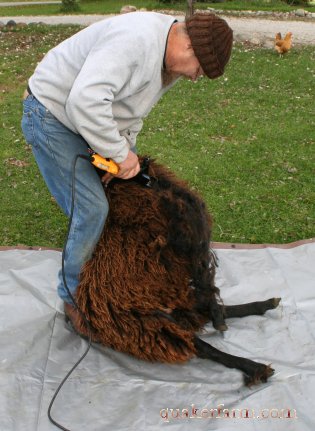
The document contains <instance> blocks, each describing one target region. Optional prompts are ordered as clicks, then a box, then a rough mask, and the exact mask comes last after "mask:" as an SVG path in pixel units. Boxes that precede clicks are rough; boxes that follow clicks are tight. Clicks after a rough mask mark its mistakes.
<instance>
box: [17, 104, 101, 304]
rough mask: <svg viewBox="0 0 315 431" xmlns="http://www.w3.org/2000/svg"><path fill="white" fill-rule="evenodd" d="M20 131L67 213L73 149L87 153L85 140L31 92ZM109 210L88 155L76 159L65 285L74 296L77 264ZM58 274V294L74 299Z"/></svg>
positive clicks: (90, 250)
mask: <svg viewBox="0 0 315 431" xmlns="http://www.w3.org/2000/svg"><path fill="white" fill-rule="evenodd" d="M22 130H23V133H24V137H25V139H26V142H27V143H28V144H29V145H31V147H32V151H33V154H34V157H35V159H36V162H37V165H38V167H39V169H40V172H41V174H42V176H43V177H44V180H45V182H46V184H47V186H48V189H49V191H50V193H51V194H52V195H53V196H54V198H55V199H56V201H57V203H58V205H59V206H60V207H61V209H62V210H63V212H64V213H65V214H66V216H68V217H69V215H70V210H71V186H72V166H73V160H74V158H75V156H76V155H77V154H84V155H88V147H87V143H86V141H85V140H84V139H83V138H82V137H81V136H80V135H76V134H75V133H73V132H72V131H71V130H69V129H68V128H66V127H65V126H64V125H63V124H62V123H60V121H58V120H57V119H56V118H55V117H54V116H53V115H52V114H51V113H50V112H49V111H48V110H47V109H46V108H45V107H44V106H43V105H42V104H41V103H40V102H39V101H38V100H37V99H36V98H35V97H34V96H33V95H29V96H28V97H27V98H26V99H25V100H24V102H23V118H22ZM107 214H108V202H107V199H106V196H105V192H104V189H103V186H102V183H101V180H100V178H99V176H98V174H97V172H96V170H95V168H94V167H93V165H92V164H91V163H89V162H88V161H87V160H84V159H78V161H77V164H76V170H75V204H74V213H73V219H72V224H71V229H70V232H69V237H68V241H67V244H66V246H65V262H64V265H65V274H66V281H67V286H68V288H69V290H70V292H71V293H72V294H73V295H75V291H76V288H77V286H78V283H79V275H80V271H81V268H82V266H83V264H84V263H85V262H86V261H87V260H88V259H89V258H90V257H91V255H92V253H93V250H94V248H95V246H96V244H97V242H98V239H99V237H100V235H101V233H102V230H103V227H104V224H105V221H106V217H107ZM58 278H59V284H58V294H59V296H60V297H61V298H62V300H64V301H66V302H69V303H72V301H71V298H70V296H69V294H68V293H67V290H66V288H65V286H64V283H63V278H62V273H61V270H60V271H59V275H58Z"/></svg>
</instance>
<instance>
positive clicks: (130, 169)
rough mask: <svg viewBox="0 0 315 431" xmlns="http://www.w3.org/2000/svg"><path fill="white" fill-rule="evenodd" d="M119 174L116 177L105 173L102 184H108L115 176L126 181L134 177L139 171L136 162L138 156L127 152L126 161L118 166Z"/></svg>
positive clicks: (137, 162)
mask: <svg viewBox="0 0 315 431" xmlns="http://www.w3.org/2000/svg"><path fill="white" fill-rule="evenodd" d="M118 166H119V172H118V174H117V175H112V174H110V173H109V172H106V174H105V175H103V177H102V182H103V183H105V184H108V183H109V182H110V180H111V179H112V178H113V177H114V176H115V177H117V178H122V179H123V180H128V179H129V178H132V177H134V176H135V175H137V173H138V172H139V171H140V164H139V160H138V156H137V155H136V154H135V153H133V152H132V151H129V153H128V156H127V158H126V160H124V161H123V162H121V163H119V164H118Z"/></svg>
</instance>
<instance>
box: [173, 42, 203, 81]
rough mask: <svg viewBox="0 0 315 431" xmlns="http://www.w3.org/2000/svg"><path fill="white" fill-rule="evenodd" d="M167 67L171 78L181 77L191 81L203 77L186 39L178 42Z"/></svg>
mask: <svg viewBox="0 0 315 431" xmlns="http://www.w3.org/2000/svg"><path fill="white" fill-rule="evenodd" d="M167 66H168V67H167V69H168V71H169V72H170V73H171V74H172V75H173V76H176V77H179V76H183V77H185V78H187V79H190V80H191V81H196V80H197V79H198V78H199V77H201V76H204V75H205V73H204V71H203V70H202V67H201V65H200V63H199V61H198V59H197V57H196V56H195V53H194V50H193V48H192V46H191V43H190V39H189V38H188V37H186V38H181V39H180V40H179V43H178V45H177V49H176V54H175V55H174V56H173V57H171V58H170V61H169V63H168V65H167Z"/></svg>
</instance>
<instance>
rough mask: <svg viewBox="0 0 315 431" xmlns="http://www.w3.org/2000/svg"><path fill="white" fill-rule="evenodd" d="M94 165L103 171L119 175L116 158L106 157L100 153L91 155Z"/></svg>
mask: <svg viewBox="0 0 315 431" xmlns="http://www.w3.org/2000/svg"><path fill="white" fill-rule="evenodd" d="M91 162H92V165H94V166H96V167H97V168H98V169H102V171H107V172H109V173H111V174H113V175H117V174H118V171H119V166H118V165H117V163H115V162H114V160H111V159H107V158H104V157H102V156H100V155H99V154H96V153H94V154H92V155H91Z"/></svg>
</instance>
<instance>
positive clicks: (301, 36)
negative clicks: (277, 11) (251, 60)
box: [0, 15, 315, 47]
mask: <svg viewBox="0 0 315 431" xmlns="http://www.w3.org/2000/svg"><path fill="white" fill-rule="evenodd" d="M109 16H110V15H62V16H28V17H0V21H2V22H3V23H4V24H6V23H7V21H9V20H10V19H13V20H14V21H16V22H17V23H18V22H24V23H26V24H29V23H34V22H41V23H45V24H81V25H89V24H92V23H93V22H96V21H100V20H102V19H104V18H107V17H109ZM222 17H223V16H222ZM178 19H179V20H182V19H183V16H178ZM224 19H226V21H227V22H228V23H229V25H230V26H231V28H232V29H233V31H234V39H235V40H236V41H245V40H248V41H250V42H252V43H254V44H256V45H263V46H267V47H268V46H269V45H270V44H271V42H272V41H273V40H274V36H275V34H276V33H278V32H281V33H284V34H285V33H286V32H288V31H291V32H292V33H293V42H294V44H296V45H299V44H301V45H315V36H314V35H315V21H314V20H313V21H310V22H307V21H300V20H299V21H298V20H297V21H293V20H282V21H278V20H268V19H261V18H243V17H224Z"/></svg>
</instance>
